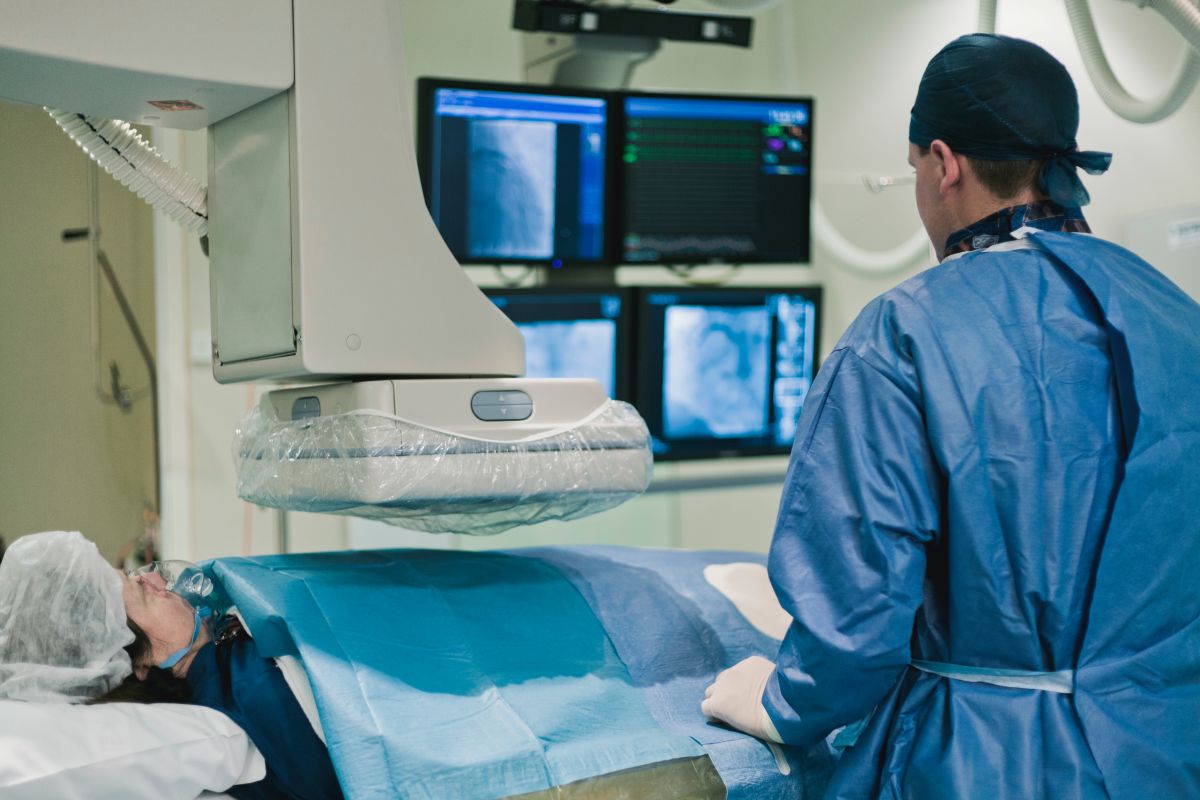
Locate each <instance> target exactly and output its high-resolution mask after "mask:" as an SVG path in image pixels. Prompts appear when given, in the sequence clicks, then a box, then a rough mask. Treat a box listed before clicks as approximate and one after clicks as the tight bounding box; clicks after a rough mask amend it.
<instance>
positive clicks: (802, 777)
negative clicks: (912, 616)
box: [0, 547, 834, 800]
mask: <svg viewBox="0 0 1200 800" xmlns="http://www.w3.org/2000/svg"><path fill="white" fill-rule="evenodd" d="M206 570H207V571H208V574H210V575H211V576H212V577H213V578H214V581H215V582H216V583H217V585H218V588H219V589H221V590H222V591H224V592H227V593H228V595H229V598H230V599H231V600H232V601H234V602H235V603H236V604H237V611H238V613H239V615H240V616H241V617H242V619H243V620H244V621H245V624H246V626H247V629H248V630H249V631H250V632H251V634H252V635H253V636H254V638H255V643H256V646H257V648H258V651H259V652H260V653H262V654H264V655H268V656H271V657H274V658H276V659H277V660H278V662H279V663H280V666H281V668H282V669H283V670H284V675H285V677H286V678H287V679H288V683H289V685H290V686H291V687H292V688H293V690H294V691H295V692H296V695H297V699H298V700H299V702H300V704H301V706H302V707H303V708H305V710H306V713H307V714H308V715H309V717H310V720H311V722H312V723H313V725H314V729H315V730H317V731H318V733H319V735H321V736H322V737H323V738H324V740H325V741H326V743H327V745H328V747H329V749H330V754H331V756H332V758H333V761H334V766H335V769H336V770H337V772H338V778H339V782H340V783H341V784H342V786H343V789H344V790H345V792H346V794H347V796H348V797H351V798H438V797H447V798H451V797H452V798H457V799H458V800H470V798H481V799H482V798H522V800H535V799H536V800H551V798H554V799H555V800H568V799H569V798H598V797H605V798H610V797H629V798H634V797H636V798H662V799H663V800H668V799H669V798H722V797H729V798H731V800H738V798H756V799H757V800H772V799H773V798H780V800H782V798H797V797H800V798H803V797H814V796H819V793H820V790H821V788H822V787H823V785H824V783H825V781H826V780H827V778H828V776H829V773H830V771H831V770H832V766H833V763H834V751H833V750H832V749H831V748H830V747H829V746H827V745H825V744H824V743H821V744H820V745H818V746H817V747H814V748H811V749H808V750H801V749H796V748H789V747H781V746H775V745H770V746H769V745H767V744H766V743H764V742H761V741H759V740H756V739H754V738H752V737H749V736H746V735H744V734H741V733H739V732H736V731H733V730H731V729H728V728H725V727H723V726H719V725H716V724H713V723H710V722H708V721H707V720H706V719H705V718H704V717H703V715H702V714H701V712H700V708H699V704H700V700H701V699H702V697H703V695H704V688H705V686H706V685H707V684H708V683H710V682H711V681H712V680H713V678H714V677H715V676H716V674H717V673H718V672H719V671H720V670H722V669H724V668H726V667H729V666H731V665H733V664H735V663H737V662H738V661H740V660H741V659H743V658H745V657H748V656H751V655H763V656H768V657H773V656H774V653H775V649H776V648H777V646H778V642H779V639H780V637H782V635H783V632H784V631H785V630H786V628H787V626H788V623H789V621H790V620H789V618H788V617H787V615H786V614H785V613H784V612H783V611H782V609H780V608H779V606H778V603H777V602H776V601H775V598H774V595H773V593H772V591H771V588H770V585H769V581H768V580H767V576H766V569H765V566H764V559H763V557H762V556H761V555H756V554H744V553H725V552H711V553H697V552H684V551H659V550H645V549H635V548H619V547H580V548H531V549H524V550H514V551H506V552H490V553H466V552H445V551H421V550H385V551H371V552H352V553H326V554H318V555H292V556H270V557H259V558H232V559H219V560H217V561H214V562H210V563H209V564H207V565H206ZM18 705H22V706H25V707H26V708H23V709H19V710H18V711H19V713H18V715H17V717H13V716H12V715H11V714H9V713H8V709H0V796H4V797H6V798H7V797H13V798H25V797H30V798H32V797H46V796H54V797H63V798H69V797H96V796H101V797H103V796H117V795H109V794H104V793H103V792H102V793H100V794H99V795H97V794H95V793H92V792H95V790H96V787H99V786H120V787H121V793H120V795H119V796H121V797H124V798H136V797H140V796H143V795H141V794H139V790H140V789H142V788H146V789H147V790H148V791H152V792H153V794H149V795H146V796H153V797H155V798H156V800H161V799H162V798H167V797H180V798H183V800H191V798H194V797H196V796H198V795H199V794H200V792H201V790H202V789H208V790H210V791H211V792H212V793H211V794H208V795H205V796H207V797H212V796H214V795H217V796H219V791H225V790H227V789H228V788H229V786H231V785H232V784H233V783H235V782H239V781H240V782H252V781H253V780H257V779H258V778H259V777H260V776H261V774H262V771H261V770H262V764H261V758H260V757H259V756H258V754H257V752H256V751H254V749H253V747H252V746H250V745H249V743H248V742H247V741H246V740H245V738H244V734H241V731H240V729H236V726H232V723H229V722H228V720H227V719H224V717H223V715H219V714H216V712H212V711H211V710H209V709H202V708H197V707H187V709H186V713H191V712H195V714H196V715H197V717H199V718H200V719H199V720H198V721H194V724H193V726H192V728H190V729H188V728H187V727H186V726H182V725H174V723H172V724H167V723H164V722H163V721H162V720H161V719H157V718H151V717H150V716H145V717H144V719H143V721H142V723H141V724H142V725H143V726H144V727H145V728H146V729H147V730H140V731H139V730H138V728H137V723H135V722H133V721H132V720H133V719H134V718H135V717H136V715H138V714H145V715H149V714H160V715H161V712H162V709H163V708H164V707H161V706H154V707H137V706H96V707H85V708H81V707H78V706H75V707H57V708H48V709H41V710H40V711H39V710H38V709H34V710H30V709H29V708H28V705H29V704H18ZM166 708H168V709H170V708H172V707H166ZM38 713H44V714H45V715H57V716H58V720H57V722H55V721H49V722H47V721H45V720H43V721H42V722H39V723H36V724H35V723H34V722H31V720H34V718H35V717H36V715H37V714H38ZM174 713H177V714H181V713H185V712H184V711H182V710H180V709H178V708H175V711H174ZM114 714H120V715H125V716H124V718H123V719H122V720H119V721H116V722H114V721H113V715H114ZM86 715H96V716H100V717H104V718H105V720H104V721H102V722H101V723H99V724H100V725H101V727H102V730H89V726H88V725H87V724H81V723H80V722H79V720H81V719H83V718H84V717H85V716H86ZM214 715H215V716H216V717H217V718H219V719H216V720H214V719H213V716H214ZM66 717H70V718H71V719H65V718H66ZM172 725H174V727H172ZM196 726H199V727H200V729H201V733H197V732H196ZM16 727H19V730H17V729H15V728H16ZM114 728H119V729H120V730H121V731H122V736H120V737H114V736H112V735H111V733H110V732H111V731H112V730H113V729H114ZM39 731H40V733H39ZM148 731H149V732H148ZM154 732H156V733H154ZM155 735H157V736H158V737H160V739H159V741H157V742H155V741H154V738H153V737H154V736H155ZM239 735H240V736H239ZM139 739H140V740H142V741H143V744H145V746H144V747H141V750H140V751H138V752H133V751H134V750H137V748H138V747H139V746H140V745H139V744H138V740H139ZM156 744H157V747H155V746H154V745H156ZM121 747H124V748H125V752H123V753H117V752H114V748H115V749H116V750H120V748H121ZM104 748H108V751H109V752H107V753H103V752H100V751H101V750H103V749H104ZM89 751H90V753H89ZM148 754H149V755H148ZM89 758H90V759H91V761H89V760H88V759H89ZM56 761H57V762H58V763H55V762H56ZM16 762H21V763H16ZM181 764H187V765H189V767H188V768H187V769H184V768H181V766H180V765H181ZM21 770H24V775H23V776H22V775H21V774H20V773H21ZM33 773H38V774H36V775H35V774H33ZM89 790H90V791H89Z"/></svg>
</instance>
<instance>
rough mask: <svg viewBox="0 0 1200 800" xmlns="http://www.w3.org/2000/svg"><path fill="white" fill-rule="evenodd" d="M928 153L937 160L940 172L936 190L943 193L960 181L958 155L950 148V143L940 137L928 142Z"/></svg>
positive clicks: (960, 172)
mask: <svg viewBox="0 0 1200 800" xmlns="http://www.w3.org/2000/svg"><path fill="white" fill-rule="evenodd" d="M929 153H930V155H932V156H933V157H934V158H935V159H936V160H937V165H938V169H939V170H940V172H941V179H940V180H939V181H938V192H940V193H941V194H942V195H945V194H946V193H947V192H949V191H950V190H951V189H953V188H954V187H955V186H957V185H958V184H959V182H961V181H962V178H963V170H962V165H961V164H959V161H958V155H957V154H956V153H955V152H954V151H953V150H951V149H950V145H948V144H946V143H945V142H943V141H942V140H941V139H934V140H933V141H932V142H930V143H929Z"/></svg>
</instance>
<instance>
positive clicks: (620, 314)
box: [487, 288, 632, 400]
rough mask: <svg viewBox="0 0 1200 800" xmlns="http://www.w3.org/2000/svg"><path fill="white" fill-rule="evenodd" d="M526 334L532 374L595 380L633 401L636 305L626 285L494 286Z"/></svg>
mask: <svg viewBox="0 0 1200 800" xmlns="http://www.w3.org/2000/svg"><path fill="white" fill-rule="evenodd" d="M487 295H488V297H490V298H491V300H492V302H493V303H495V304H496V306H497V307H498V308H499V309H500V310H501V311H503V312H504V313H505V314H506V315H507V316H508V318H509V319H511V320H512V321H513V323H515V324H516V326H517V328H518V329H519V330H520V331H521V334H522V335H523V336H524V337H525V375H526V377H529V378H592V379H593V380H595V381H597V382H599V383H600V385H601V386H602V387H604V391H605V392H606V393H607V394H608V396H609V397H615V398H617V399H622V400H629V399H631V398H630V392H629V382H630V381H629V379H630V372H631V369H630V357H629V345H630V341H631V339H630V335H631V327H632V325H631V321H632V309H631V308H630V303H629V291H628V290H626V289H616V288H613V289H603V290H586V289H581V290H573V289H507V290H505V289H488V290H487Z"/></svg>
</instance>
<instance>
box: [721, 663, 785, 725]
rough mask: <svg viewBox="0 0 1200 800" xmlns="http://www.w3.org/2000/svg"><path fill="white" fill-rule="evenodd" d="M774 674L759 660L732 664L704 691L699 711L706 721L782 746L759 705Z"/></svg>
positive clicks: (769, 667)
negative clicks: (728, 726)
mask: <svg viewBox="0 0 1200 800" xmlns="http://www.w3.org/2000/svg"><path fill="white" fill-rule="evenodd" d="M774 672H775V664H774V663H773V662H771V661H768V660H767V659H765V658H763V657H762V656H750V658H747V659H746V660H745V661H741V662H739V663H737V664H734V665H733V666H732V667H730V668H729V669H727V670H725V671H724V672H722V673H721V674H720V675H718V676H717V680H716V681H715V682H713V684H712V685H711V686H709V687H708V688H707V689H706V690H705V691H704V702H702V703H701V704H700V710H701V711H703V712H704V715H705V716H706V717H708V718H709V719H715V720H719V721H721V722H724V723H725V724H726V725H730V726H732V727H734V728H737V729H738V730H739V731H744V732H745V733H748V734H750V735H751V736H756V737H758V738H759V739H768V740H770V741H772V742H776V743H778V744H782V743H783V739H781V738H780V736H779V731H777V730H775V723H773V722H771V718H770V717H769V716H768V715H767V710H766V709H765V708H763V704H762V697H763V690H764V689H766V686H767V680H768V679H769V678H770V677H771V675H772V674H773V673H774Z"/></svg>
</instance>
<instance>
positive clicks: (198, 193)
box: [46, 108, 208, 236]
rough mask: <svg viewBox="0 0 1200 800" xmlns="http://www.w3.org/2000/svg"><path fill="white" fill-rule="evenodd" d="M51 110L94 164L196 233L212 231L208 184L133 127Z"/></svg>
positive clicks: (55, 118) (119, 121)
mask: <svg viewBox="0 0 1200 800" xmlns="http://www.w3.org/2000/svg"><path fill="white" fill-rule="evenodd" d="M46 111H47V113H49V114H50V116H51V118H53V119H54V121H55V122H57V123H58V126H59V127H60V128H62V129H63V130H64V131H66V133H67V135H68V136H70V137H71V139H72V140H74V142H75V143H76V144H77V145H79V146H80V147H81V148H83V151H84V152H85V153H87V154H88V155H89V156H91V157H92V160H93V161H95V162H96V163H97V164H99V165H100V166H101V167H103V168H104V170H105V171H106V172H108V173H109V174H110V175H112V176H113V177H114V178H116V179H117V180H118V181H120V182H121V184H122V185H124V186H125V187H127V188H128V189H130V190H131V191H132V192H134V193H135V194H136V195H137V196H138V197H140V198H142V199H143V200H145V201H146V202H147V203H149V204H150V205H152V206H154V207H155V208H157V209H158V210H159V211H162V212H163V213H164V214H166V215H167V216H168V217H170V218H171V219H173V220H175V221H176V222H178V223H179V224H180V225H183V226H184V227H185V228H187V229H188V230H190V231H193V232H195V233H196V234H197V235H199V236H204V235H205V234H206V233H207V232H208V204H207V196H208V192H207V189H206V188H205V186H204V184H202V183H200V182H199V181H198V180H196V179H195V178H193V177H191V176H190V175H188V174H187V173H186V172H184V171H183V170H181V169H179V168H178V167H176V166H175V165H174V164H172V163H171V162H170V161H167V160H166V159H165V158H163V157H162V156H160V155H159V154H158V151H157V150H155V149H154V148H153V147H151V145H150V143H149V142H147V141H146V140H145V139H143V138H142V136H141V134H139V133H138V132H137V130H136V129H134V127H133V126H132V125H130V124H129V123H127V122H122V121H121V120H118V119H102V118H99V117H85V116H84V115H82V114H76V113H75V112H73V111H59V110H57V109H51V108H47V109H46Z"/></svg>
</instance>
